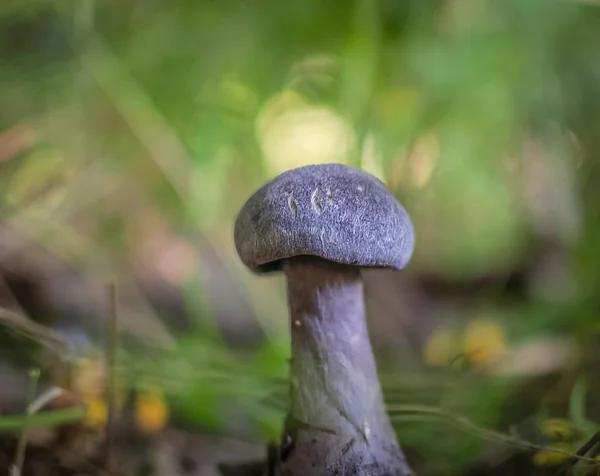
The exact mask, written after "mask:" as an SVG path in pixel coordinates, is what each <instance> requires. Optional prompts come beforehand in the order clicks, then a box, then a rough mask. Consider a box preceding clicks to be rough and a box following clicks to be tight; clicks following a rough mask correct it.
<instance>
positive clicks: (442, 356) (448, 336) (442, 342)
mask: <svg viewBox="0 0 600 476" xmlns="http://www.w3.org/2000/svg"><path fill="white" fill-rule="evenodd" d="M459 353H460V348H459V339H458V336H457V335H456V333H455V332H454V331H453V330H452V329H448V328H439V329H437V330H436V331H435V332H434V333H433V334H432V335H431V336H430V337H429V339H428V340H427V342H426V343H425V350H424V358H425V362H426V363H427V364H428V365H431V366H435V367H443V366H446V365H449V364H450V363H451V362H452V361H453V360H454V359H455V358H456V356H457V355H458V354H459Z"/></svg>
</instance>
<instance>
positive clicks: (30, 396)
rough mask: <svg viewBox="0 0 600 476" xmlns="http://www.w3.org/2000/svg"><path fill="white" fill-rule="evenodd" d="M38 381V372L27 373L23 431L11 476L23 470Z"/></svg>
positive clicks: (15, 475)
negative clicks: (27, 385)
mask: <svg viewBox="0 0 600 476" xmlns="http://www.w3.org/2000/svg"><path fill="white" fill-rule="evenodd" d="M39 379H40V370H39V369H31V370H30V371H29V389H28V391H27V411H26V412H25V422H24V425H23V429H22V430H21V435H20V436H19V443H18V444H17V451H16V454H15V462H14V464H13V467H12V470H11V476H20V475H21V471H22V470H23V463H24V462H25V448H26V447H27V431H28V429H29V418H30V417H31V414H32V409H33V405H32V402H33V401H34V399H35V392H36V390H37V385H38V381H39Z"/></svg>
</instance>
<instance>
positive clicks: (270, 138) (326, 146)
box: [256, 91, 356, 174]
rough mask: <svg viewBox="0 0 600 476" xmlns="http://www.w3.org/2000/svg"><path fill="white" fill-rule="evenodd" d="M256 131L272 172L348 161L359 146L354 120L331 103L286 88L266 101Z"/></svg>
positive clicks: (257, 120)
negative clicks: (315, 101)
mask: <svg viewBox="0 0 600 476" xmlns="http://www.w3.org/2000/svg"><path fill="white" fill-rule="evenodd" d="M256 134H257V137H258V140H259V143H260V146H261V149H262V151H263V153H264V156H265V159H266V162H267V165H268V166H269V168H270V169H271V173H273V174H278V173H281V172H283V171H285V170H289V169H292V168H295V167H301V166H304V165H309V164H323V163H331V162H342V163H343V162H346V161H347V159H348V156H349V154H350V153H351V152H352V151H353V150H354V147H355V146H356V134H355V132H354V129H353V128H352V126H351V124H350V123H349V122H348V121H347V120H346V119H345V118H344V117H343V116H342V115H340V114H339V113H337V112H336V111H335V110H333V109H332V108H329V107H324V106H320V105H311V104H309V103H308V102H307V100H306V98H304V97H303V96H302V95H300V94H298V93H295V92H291V91H286V92H284V93H281V94H278V95H276V96H274V97H273V98H271V99H270V100H269V101H267V102H266V103H265V104H264V106H263V107H262V108H261V111H260V113H259V114H258V116H257V119H256Z"/></svg>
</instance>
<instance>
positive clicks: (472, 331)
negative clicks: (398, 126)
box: [463, 321, 507, 365]
mask: <svg viewBox="0 0 600 476" xmlns="http://www.w3.org/2000/svg"><path fill="white" fill-rule="evenodd" d="M506 350H507V349H506V338H505V335H504V330H503V329H502V328H501V327H500V326H499V325H498V324H496V323H495V322H492V321H474V322H471V323H470V324H469V325H468V326H467V329H466V331H465V336H464V340H463V351H464V352H465V354H466V355H467V356H468V358H469V360H470V361H471V363H473V364H474V365H485V364H489V363H491V362H496V361H498V360H500V359H501V358H502V357H504V355H505V354H506Z"/></svg>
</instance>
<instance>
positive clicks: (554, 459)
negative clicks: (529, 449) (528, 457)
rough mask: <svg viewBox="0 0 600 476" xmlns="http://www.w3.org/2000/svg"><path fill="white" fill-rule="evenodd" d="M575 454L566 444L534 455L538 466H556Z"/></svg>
mask: <svg viewBox="0 0 600 476" xmlns="http://www.w3.org/2000/svg"><path fill="white" fill-rule="evenodd" d="M572 454H573V448H571V447H570V446H569V445H568V444H566V443H556V444H554V445H551V446H548V447H547V448H544V449H543V450H540V451H538V452H537V453H536V454H534V455H533V463H534V464H535V465H536V466H554V465H556V464H560V463H562V462H564V461H566V460H567V459H568V458H569V457H570V456H571V455H572Z"/></svg>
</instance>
